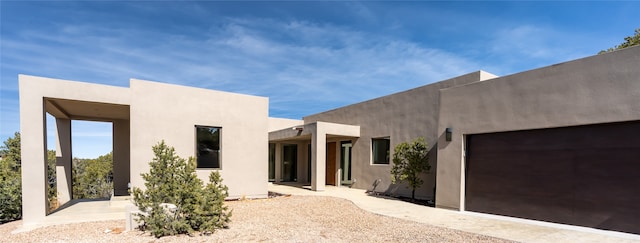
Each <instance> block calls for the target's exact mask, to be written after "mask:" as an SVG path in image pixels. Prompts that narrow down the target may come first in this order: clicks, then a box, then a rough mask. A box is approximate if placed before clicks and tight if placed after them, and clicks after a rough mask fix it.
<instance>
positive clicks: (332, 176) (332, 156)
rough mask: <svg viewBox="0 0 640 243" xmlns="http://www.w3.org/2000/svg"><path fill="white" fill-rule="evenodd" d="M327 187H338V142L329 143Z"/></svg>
mask: <svg viewBox="0 0 640 243" xmlns="http://www.w3.org/2000/svg"><path fill="white" fill-rule="evenodd" d="M326 168H327V170H326V178H327V183H326V184H327V185H336V142H331V143H327V167H326Z"/></svg>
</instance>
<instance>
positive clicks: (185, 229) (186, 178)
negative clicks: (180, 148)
mask: <svg viewBox="0 0 640 243" xmlns="http://www.w3.org/2000/svg"><path fill="white" fill-rule="evenodd" d="M153 152H154V154H155V158H154V159H153V161H151V162H149V166H150V170H149V173H143V174H142V178H143V179H144V180H145V184H144V185H145V187H146V190H145V191H143V190H142V189H140V188H134V189H133V196H134V202H135V204H136V206H137V207H138V209H140V211H142V212H143V213H142V214H140V215H139V217H140V219H139V222H140V223H141V229H142V230H146V231H149V232H150V233H151V235H153V236H155V237H158V238H160V237H162V236H166V235H176V234H192V233H193V232H194V231H200V232H202V233H210V232H213V231H215V229H218V228H221V227H224V225H225V224H226V223H228V222H229V217H230V216H231V212H229V211H228V208H227V207H226V206H224V205H223V202H224V198H225V197H227V196H228V192H227V191H228V188H227V187H226V186H224V185H222V179H221V178H220V174H219V173H218V172H217V171H215V172H212V173H211V175H210V177H209V181H210V183H209V184H208V185H207V186H206V188H205V187H203V183H202V181H201V180H200V179H198V177H197V176H196V173H195V169H196V164H195V160H194V159H193V158H189V160H188V161H187V160H185V159H183V158H180V157H179V156H177V155H176V154H175V150H174V148H172V147H169V146H167V145H166V144H165V142H164V141H162V142H160V143H159V144H157V145H156V146H153ZM167 204H172V205H175V206H176V207H175V208H171V207H168V206H167Z"/></svg>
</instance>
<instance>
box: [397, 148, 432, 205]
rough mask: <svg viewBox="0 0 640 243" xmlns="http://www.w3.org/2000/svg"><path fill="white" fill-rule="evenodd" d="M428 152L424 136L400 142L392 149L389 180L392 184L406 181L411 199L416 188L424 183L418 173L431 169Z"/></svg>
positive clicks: (413, 197)
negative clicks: (391, 165)
mask: <svg viewBox="0 0 640 243" xmlns="http://www.w3.org/2000/svg"><path fill="white" fill-rule="evenodd" d="M428 153H429V147H427V143H426V142H425V141H424V138H417V139H415V140H413V141H412V142H411V143H407V142H403V143H400V144H398V145H396V147H395V149H394V151H393V167H392V168H391V182H392V183H393V184H395V183H397V182H399V181H405V182H407V183H408V184H409V187H411V199H415V195H416V189H417V188H419V187H420V186H422V183H424V182H423V181H422V179H420V174H421V173H422V172H424V171H427V172H428V171H429V170H431V165H430V164H429V154H428Z"/></svg>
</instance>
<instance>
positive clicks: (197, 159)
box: [194, 125, 222, 170]
mask: <svg viewBox="0 0 640 243" xmlns="http://www.w3.org/2000/svg"><path fill="white" fill-rule="evenodd" d="M202 128H206V129H217V131H218V150H217V153H218V156H217V160H218V161H217V162H218V167H214V166H211V167H209V166H204V165H202V166H201V165H200V159H199V158H200V156H199V146H200V141H198V129H202ZM194 137H195V138H194V140H195V148H194V150H195V157H196V169H198V170H203V169H204V170H222V127H221V126H206V125H195V136H194ZM214 165H215V164H214Z"/></svg>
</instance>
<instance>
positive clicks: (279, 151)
mask: <svg viewBox="0 0 640 243" xmlns="http://www.w3.org/2000/svg"><path fill="white" fill-rule="evenodd" d="M275 146H276V158H275V160H276V161H275V170H276V175H275V176H276V178H275V181H274V182H280V181H282V144H281V143H276V144H275Z"/></svg>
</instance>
